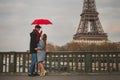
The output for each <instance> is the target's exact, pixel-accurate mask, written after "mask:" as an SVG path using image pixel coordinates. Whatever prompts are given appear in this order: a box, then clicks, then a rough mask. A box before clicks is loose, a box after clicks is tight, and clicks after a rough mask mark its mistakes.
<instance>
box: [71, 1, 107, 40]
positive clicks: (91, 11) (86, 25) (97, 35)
mask: <svg viewBox="0 0 120 80" xmlns="http://www.w3.org/2000/svg"><path fill="white" fill-rule="evenodd" d="M98 15H99V13H98V12H97V9H96V4H95V0H84V2H83V10H82V14H81V15H80V16H81V20H80V23H79V26H78V29H77V32H76V34H75V35H74V36H73V39H74V40H89V41H90V40H98V41H102V40H108V39H107V33H104V30H103V28H102V25H101V23H100V20H99V17H98Z"/></svg>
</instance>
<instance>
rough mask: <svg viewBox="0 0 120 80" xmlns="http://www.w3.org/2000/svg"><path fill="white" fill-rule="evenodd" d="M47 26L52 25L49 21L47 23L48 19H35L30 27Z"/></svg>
mask: <svg viewBox="0 0 120 80" xmlns="http://www.w3.org/2000/svg"><path fill="white" fill-rule="evenodd" d="M34 24H35V25H48V24H52V22H51V21H49V20H48V19H35V20H34V21H33V22H32V25H34Z"/></svg>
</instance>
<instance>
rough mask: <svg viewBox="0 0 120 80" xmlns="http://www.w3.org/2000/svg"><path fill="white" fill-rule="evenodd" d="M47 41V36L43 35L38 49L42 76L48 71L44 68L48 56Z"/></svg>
mask: <svg viewBox="0 0 120 80" xmlns="http://www.w3.org/2000/svg"><path fill="white" fill-rule="evenodd" d="M46 40H47V35H46V34H43V35H42V36H41V39H40V41H39V44H38V47H37V49H38V50H37V59H38V67H39V69H40V76H45V74H46V70H45V68H44V64H43V62H44V61H45V55H46Z"/></svg>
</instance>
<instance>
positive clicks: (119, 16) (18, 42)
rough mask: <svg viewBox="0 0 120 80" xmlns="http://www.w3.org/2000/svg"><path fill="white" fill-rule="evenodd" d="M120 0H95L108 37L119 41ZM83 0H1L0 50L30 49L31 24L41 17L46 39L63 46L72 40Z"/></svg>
mask: <svg viewBox="0 0 120 80" xmlns="http://www.w3.org/2000/svg"><path fill="white" fill-rule="evenodd" d="M119 3H120V0H96V7H97V11H98V12H99V18H100V22H101V24H102V27H103V29H104V32H105V33H108V39H109V40H110V41H112V42H120V37H119V35H120V5H119ZM82 8H83V0H0V52H2V51H27V50H29V42H30V35H29V34H30V32H31V31H32V30H33V29H34V25H31V23H32V22H33V20H35V19H38V18H45V19H49V20H50V21H51V22H52V23H53V24H52V25H42V30H43V32H44V33H46V34H47V36H48V40H47V42H49V43H52V44H54V45H59V46H61V45H64V44H66V43H68V42H70V41H72V40H73V35H74V34H75V33H76V30H77V28H78V25H79V22H80V18H81V17H80V14H81V13H82Z"/></svg>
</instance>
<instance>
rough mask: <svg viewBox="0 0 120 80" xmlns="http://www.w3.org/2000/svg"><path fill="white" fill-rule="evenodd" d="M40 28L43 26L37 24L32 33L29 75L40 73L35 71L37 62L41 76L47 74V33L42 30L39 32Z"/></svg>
mask: <svg viewBox="0 0 120 80" xmlns="http://www.w3.org/2000/svg"><path fill="white" fill-rule="evenodd" d="M40 29H41V26H39V25H36V26H35V29H34V30H33V31H32V32H31V33H30V38H31V39H30V53H31V58H32V61H31V66H30V68H29V73H28V76H35V75H38V73H36V72H35V67H36V64H37V66H38V67H39V69H40V76H45V74H46V70H45V68H44V64H43V61H44V60H45V55H46V40H47V35H46V34H42V31H41V32H39V31H40ZM40 38H41V39H40Z"/></svg>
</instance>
